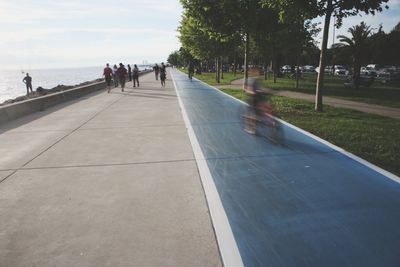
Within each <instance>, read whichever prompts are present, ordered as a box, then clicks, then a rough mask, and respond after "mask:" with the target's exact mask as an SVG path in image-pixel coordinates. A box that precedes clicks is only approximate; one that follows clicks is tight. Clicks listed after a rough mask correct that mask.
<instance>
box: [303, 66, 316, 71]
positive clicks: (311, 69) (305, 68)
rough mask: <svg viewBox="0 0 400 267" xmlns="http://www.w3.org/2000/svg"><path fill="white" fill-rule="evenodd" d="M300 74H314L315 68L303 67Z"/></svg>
mask: <svg viewBox="0 0 400 267" xmlns="http://www.w3.org/2000/svg"><path fill="white" fill-rule="evenodd" d="M301 71H302V72H315V71H316V70H315V67H314V66H311V65H305V66H303V67H302V68H301Z"/></svg>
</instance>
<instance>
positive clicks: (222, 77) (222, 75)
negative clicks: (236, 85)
mask: <svg viewBox="0 0 400 267" xmlns="http://www.w3.org/2000/svg"><path fill="white" fill-rule="evenodd" d="M220 68H221V79H222V80H223V79H224V60H223V58H222V57H221V64H220Z"/></svg>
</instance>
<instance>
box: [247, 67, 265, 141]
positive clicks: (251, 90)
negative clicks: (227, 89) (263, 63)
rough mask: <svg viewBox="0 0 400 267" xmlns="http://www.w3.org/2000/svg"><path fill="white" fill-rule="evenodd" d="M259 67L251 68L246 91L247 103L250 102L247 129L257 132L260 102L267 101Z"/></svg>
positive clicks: (253, 132)
mask: <svg viewBox="0 0 400 267" xmlns="http://www.w3.org/2000/svg"><path fill="white" fill-rule="evenodd" d="M259 73H260V72H259V69H258V68H252V69H250V70H249V78H248V79H247V81H245V84H244V91H245V92H246V94H247V103H248V104H249V112H248V114H247V116H246V121H247V122H246V127H245V129H244V130H245V131H246V132H248V133H250V134H255V133H256V130H257V117H258V116H260V115H261V110H260V108H259V107H260V104H262V103H263V102H264V101H265V92H264V90H263V89H262V88H261V82H260V80H259V78H258V76H259Z"/></svg>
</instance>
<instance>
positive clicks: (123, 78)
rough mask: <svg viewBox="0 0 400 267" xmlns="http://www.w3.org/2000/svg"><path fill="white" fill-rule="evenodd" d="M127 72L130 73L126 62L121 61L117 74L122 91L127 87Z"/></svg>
mask: <svg viewBox="0 0 400 267" xmlns="http://www.w3.org/2000/svg"><path fill="white" fill-rule="evenodd" d="M127 74H128V71H127V70H126V68H125V66H124V64H122V63H119V68H118V70H117V75H118V79H119V83H120V84H121V92H123V91H124V89H125V81H126V75H127Z"/></svg>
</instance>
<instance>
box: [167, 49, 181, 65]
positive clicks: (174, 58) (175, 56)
mask: <svg viewBox="0 0 400 267" xmlns="http://www.w3.org/2000/svg"><path fill="white" fill-rule="evenodd" d="M167 62H168V63H169V64H171V65H174V66H180V65H181V64H180V58H179V51H174V52H172V53H171V54H170V55H169V56H168V59H167Z"/></svg>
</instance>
